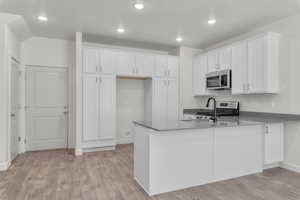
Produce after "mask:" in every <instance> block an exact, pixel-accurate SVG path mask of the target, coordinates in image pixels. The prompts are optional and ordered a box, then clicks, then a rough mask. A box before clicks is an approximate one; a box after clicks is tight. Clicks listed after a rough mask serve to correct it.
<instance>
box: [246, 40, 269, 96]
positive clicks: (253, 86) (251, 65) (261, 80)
mask: <svg viewBox="0 0 300 200" xmlns="http://www.w3.org/2000/svg"><path fill="white" fill-rule="evenodd" d="M265 42H266V40H265V38H264V37H260V38H256V39H253V40H250V41H249V42H248V78H249V81H248V82H249V86H248V90H249V93H264V92H265V79H266V77H267V76H266V75H265V68H266V63H265V56H266V55H265Z"/></svg>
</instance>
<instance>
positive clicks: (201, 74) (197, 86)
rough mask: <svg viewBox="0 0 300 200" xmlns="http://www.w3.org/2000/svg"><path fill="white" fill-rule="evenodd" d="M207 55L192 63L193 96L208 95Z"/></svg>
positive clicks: (196, 58)
mask: <svg viewBox="0 0 300 200" xmlns="http://www.w3.org/2000/svg"><path fill="white" fill-rule="evenodd" d="M207 72H208V69H207V55H206V54H202V55H198V56H196V57H195V58H194V61H193V90H194V95H195V96H202V95H209V92H208V91H207V89H206V77H205V75H206V74H207Z"/></svg>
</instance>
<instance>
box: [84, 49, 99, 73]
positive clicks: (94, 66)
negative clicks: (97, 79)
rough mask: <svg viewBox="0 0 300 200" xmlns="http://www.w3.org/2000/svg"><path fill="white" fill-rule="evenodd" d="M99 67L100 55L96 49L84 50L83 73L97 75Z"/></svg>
mask: <svg viewBox="0 0 300 200" xmlns="http://www.w3.org/2000/svg"><path fill="white" fill-rule="evenodd" d="M98 65H99V54H98V50H97V49H95V48H84V49H83V72H84V73H96V72H97V71H98Z"/></svg>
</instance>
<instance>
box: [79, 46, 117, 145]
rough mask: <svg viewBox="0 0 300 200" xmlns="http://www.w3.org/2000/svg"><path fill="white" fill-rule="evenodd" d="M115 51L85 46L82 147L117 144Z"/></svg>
mask: <svg viewBox="0 0 300 200" xmlns="http://www.w3.org/2000/svg"><path fill="white" fill-rule="evenodd" d="M113 68H114V52H113V51H108V50H99V49H96V48H84V49H83V73H82V86H83V99H82V100H83V124H82V125H83V135H82V148H96V147H102V146H114V145H115V131H116V76H115V74H114V70H113Z"/></svg>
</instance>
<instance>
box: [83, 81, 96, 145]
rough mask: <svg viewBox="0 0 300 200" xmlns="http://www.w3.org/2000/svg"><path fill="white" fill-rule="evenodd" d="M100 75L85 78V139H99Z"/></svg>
mask: <svg viewBox="0 0 300 200" xmlns="http://www.w3.org/2000/svg"><path fill="white" fill-rule="evenodd" d="M98 102H99V90H98V77H96V76H84V78H83V141H91V140H97V139H98V138H99V136H98V128H99V112H98V110H99V103H98Z"/></svg>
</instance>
